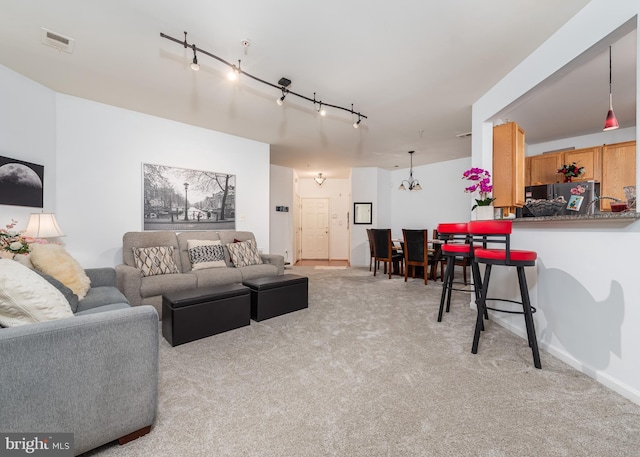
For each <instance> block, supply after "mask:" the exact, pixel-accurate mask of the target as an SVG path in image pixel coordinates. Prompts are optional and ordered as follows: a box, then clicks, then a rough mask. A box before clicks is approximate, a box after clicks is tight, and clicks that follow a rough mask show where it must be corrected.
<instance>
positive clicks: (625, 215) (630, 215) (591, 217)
mask: <svg viewBox="0 0 640 457" xmlns="http://www.w3.org/2000/svg"><path fill="white" fill-rule="evenodd" d="M636 219H640V213H637V212H635V211H622V212H620V213H611V212H607V213H598V214H577V215H575V216H568V215H561V216H541V217H521V218H518V219H512V221H513V222H515V223H521V222H547V221H569V222H572V221H624V220H627V221H629V222H632V221H635V220H636Z"/></svg>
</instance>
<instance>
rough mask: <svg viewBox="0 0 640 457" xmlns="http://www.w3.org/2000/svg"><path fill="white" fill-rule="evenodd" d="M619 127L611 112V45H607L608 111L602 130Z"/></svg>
mask: <svg viewBox="0 0 640 457" xmlns="http://www.w3.org/2000/svg"><path fill="white" fill-rule="evenodd" d="M618 127H619V125H618V119H616V115H615V113H614V112H613V96H612V95H611V46H609V111H608V112H607V118H606V120H605V121H604V128H603V129H602V130H604V131H605V132H606V131H608V130H615V129H617V128H618Z"/></svg>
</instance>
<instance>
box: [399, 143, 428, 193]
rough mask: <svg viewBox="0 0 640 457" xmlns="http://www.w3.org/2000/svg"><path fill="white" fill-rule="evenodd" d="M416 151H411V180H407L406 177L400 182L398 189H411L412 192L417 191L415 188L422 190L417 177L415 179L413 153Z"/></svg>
mask: <svg viewBox="0 0 640 457" xmlns="http://www.w3.org/2000/svg"><path fill="white" fill-rule="evenodd" d="M414 152H416V151H409V157H411V168H409V180H408V181H407V180H406V179H405V180H403V181H402V183H400V187H398V190H407V189H408V190H409V191H411V192H413V191H415V190H422V186H421V185H420V183H419V182H418V180H417V179H413V153H414ZM405 183H407V185H406V186H405V185H404V184H405Z"/></svg>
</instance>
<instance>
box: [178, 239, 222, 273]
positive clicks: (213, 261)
mask: <svg viewBox="0 0 640 457" xmlns="http://www.w3.org/2000/svg"><path fill="white" fill-rule="evenodd" d="M187 249H188V252H189V260H190V261H191V269H193V270H202V269H204V268H221V267H226V266H227V264H226V263H225V262H224V249H223V248H222V243H221V242H220V240H215V241H210V240H187Z"/></svg>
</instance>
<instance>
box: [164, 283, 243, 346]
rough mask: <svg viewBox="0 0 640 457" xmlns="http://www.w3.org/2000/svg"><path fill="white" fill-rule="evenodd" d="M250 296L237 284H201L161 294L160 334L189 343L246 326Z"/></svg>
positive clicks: (168, 338) (172, 344)
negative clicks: (206, 285) (205, 285)
mask: <svg viewBox="0 0 640 457" xmlns="http://www.w3.org/2000/svg"><path fill="white" fill-rule="evenodd" d="M250 308H251V296H250V295H249V289H248V288H247V287H245V286H242V285H240V284H226V285H222V286H215V287H200V288H194V289H188V290H183V291H180V292H173V293H168V294H165V295H163V296H162V336H164V338H165V339H166V340H167V341H168V342H169V343H170V344H171V346H177V345H179V344H183V343H188V342H189V341H194V340H198V339H200V338H205V337H207V336H211V335H215V334H217V333H222V332H226V331H227V330H233V329H234V328H239V327H244V326H245V325H249V324H250V323H251V320H250V319H249V310H250Z"/></svg>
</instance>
